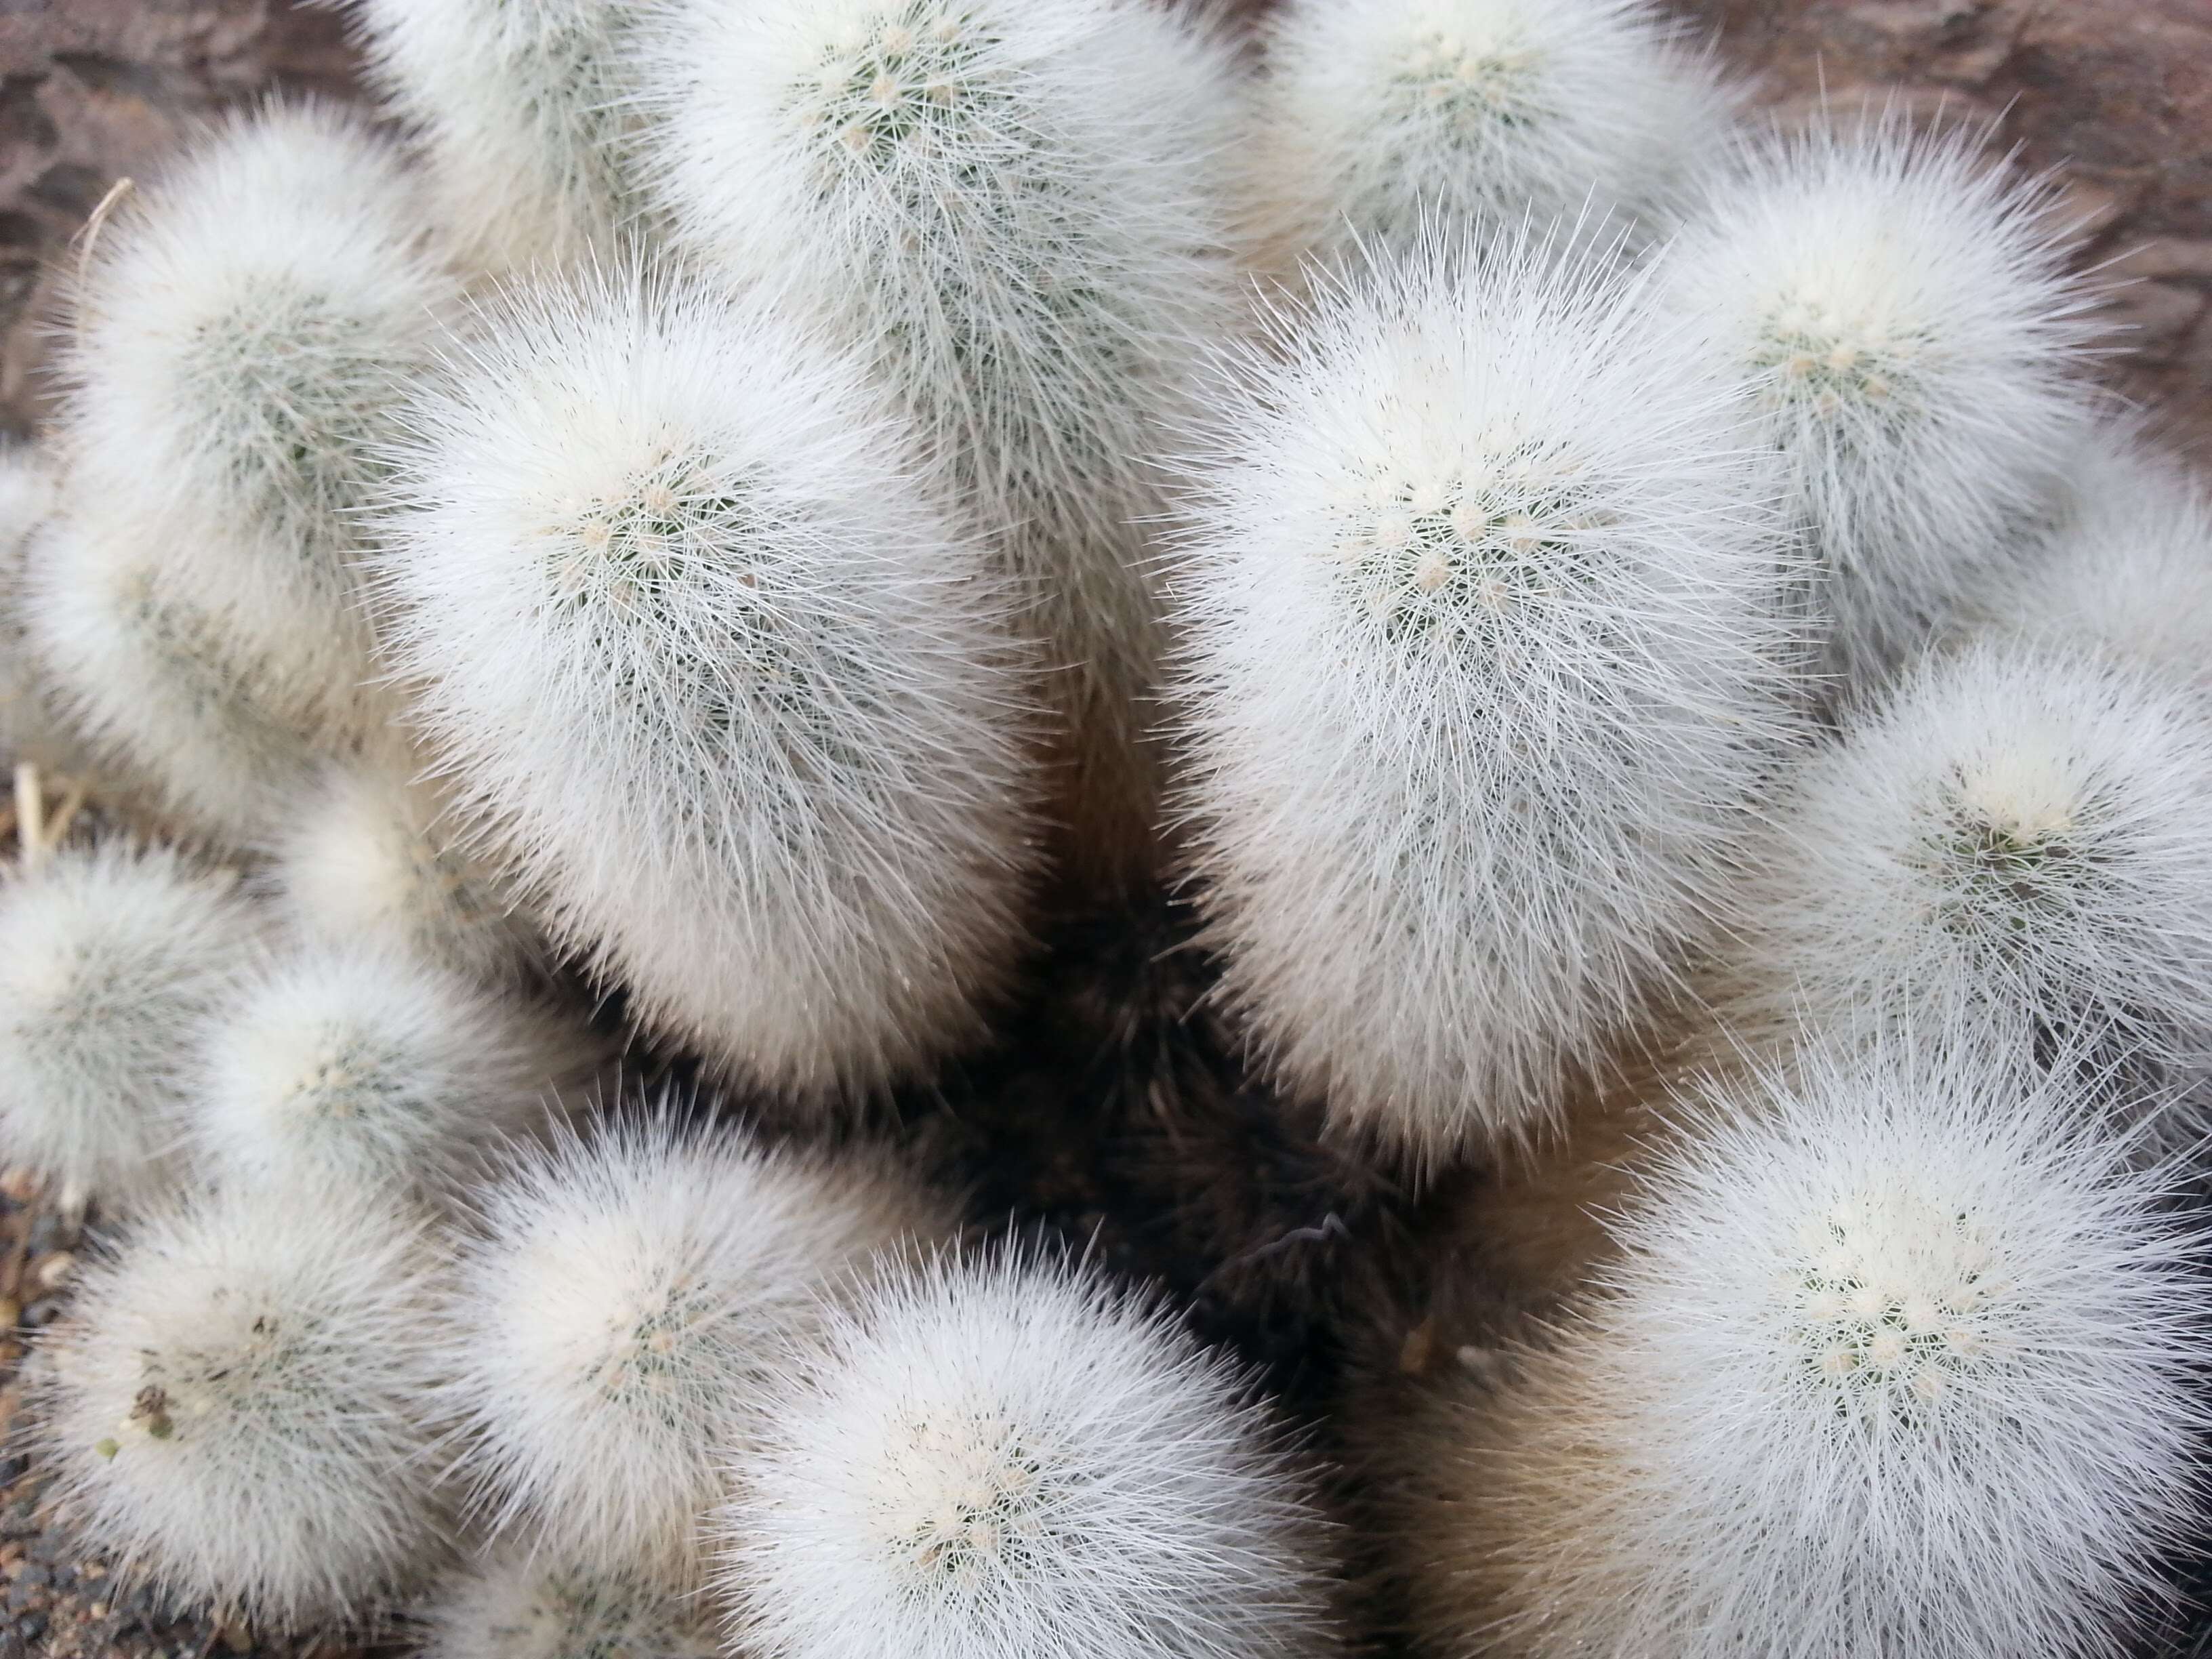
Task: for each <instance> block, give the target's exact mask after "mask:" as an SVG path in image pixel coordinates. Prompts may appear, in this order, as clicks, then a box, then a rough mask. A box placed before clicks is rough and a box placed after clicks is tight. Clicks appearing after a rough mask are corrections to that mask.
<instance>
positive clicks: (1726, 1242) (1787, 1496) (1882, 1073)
mask: <svg viewBox="0 0 2212 1659" xmlns="http://www.w3.org/2000/svg"><path fill="white" fill-rule="evenodd" d="M1704 1109H1705V1112H1706V1113H1707V1114H1708V1115H1706V1116H1705V1117H1704V1118H1703V1119H1702V1120H1701V1121H1700V1124H1699V1133H1698V1134H1696V1135H1694V1136H1692V1137H1689V1138H1687V1139H1686V1140H1685V1141H1684V1142H1683V1143H1682V1144H1681V1145H1680V1147H1679V1149H1678V1150H1677V1151H1676V1152H1674V1153H1673V1154H1672V1155H1670V1157H1669V1158H1668V1159H1667V1160H1666V1161H1665V1162H1664V1164H1662V1167H1661V1168H1660V1169H1659V1170H1657V1171H1656V1173H1655V1174H1654V1175H1653V1176H1651V1177H1650V1180H1649V1182H1647V1183H1646V1185H1645V1188H1644V1191H1643V1192H1642V1193H1641V1194H1639V1195H1638V1198H1637V1200H1636V1201H1635V1202H1634V1203H1633V1204H1632V1206H1631V1207H1630V1210H1629V1212H1628V1215H1627V1218H1626V1220H1625V1221H1623V1222H1622V1223H1621V1224H1620V1227H1621V1232H1622V1240H1621V1243H1622V1247H1623V1257H1622V1260H1621V1261H1620V1263H1619V1264H1618V1265H1617V1266H1615V1267H1611V1268H1608V1269H1607V1270H1605V1271H1604V1272H1603V1273H1602V1274H1601V1280H1600V1287H1599V1289H1598V1291H1596V1292H1595V1293H1594V1294H1592V1295H1591V1296H1589V1297H1587V1298H1586V1299H1585V1302H1584V1304H1583V1308H1582V1309H1581V1310H1580V1312H1579V1314H1578V1315H1577V1316H1575V1317H1572V1318H1571V1319H1569V1320H1568V1321H1566V1322H1565V1323H1564V1324H1563V1325H1562V1327H1561V1328H1560V1329H1559V1332H1558V1334H1557V1335H1556V1337H1555V1338H1553V1339H1552V1341H1551V1345H1550V1346H1546V1347H1544V1348H1542V1349H1541V1350H1539V1351H1535V1352H1528V1353H1523V1354H1522V1355H1519V1356H1518V1357H1517V1358H1515V1359H1514V1360H1513V1361H1512V1362H1511V1364H1510V1365H1509V1367H1508V1370H1509V1371H1510V1373H1511V1374H1510V1375H1509V1376H1506V1377H1505V1378H1504V1379H1503V1380H1500V1381H1496V1382H1492V1383H1478V1382H1477V1381H1476V1380H1475V1379H1474V1377H1472V1376H1468V1377H1465V1378H1463V1379H1462V1380H1461V1381H1460V1382H1459V1383H1457V1384H1456V1385H1455V1389H1454V1390H1453V1397H1452V1398H1451V1399H1449V1401H1440V1402H1438V1403H1437V1405H1436V1407H1435V1408H1434V1409H1433V1410H1432V1411H1431V1413H1429V1414H1427V1415H1425V1416H1423V1417H1419V1418H1417V1419H1415V1420H1414V1421H1413V1423H1412V1424H1411V1425H1401V1427H1400V1428H1399V1429H1397V1430H1395V1431H1392V1432H1395V1434H1397V1435H1398V1436H1399V1437H1400V1443H1398V1444H1397V1445H1396V1446H1395V1448H1394V1449H1393V1454H1392V1455H1393V1460H1394V1461H1393V1462H1392V1463H1391V1465H1390V1467H1391V1468H1392V1469H1393V1470H1395V1476H1394V1477H1393V1478H1389V1479H1385V1480H1380V1481H1378V1483H1377V1485H1376V1488H1375V1490H1376V1492H1377V1494H1378V1498H1379V1500H1380V1501H1381V1502H1383V1504H1387V1505H1389V1509H1390V1514H1389V1517H1388V1525H1389V1529H1390V1531H1391V1532H1392V1534H1394V1536H1395V1543H1394V1546H1393V1548H1394V1551H1395V1556H1396V1560H1397V1564H1398V1566H1399V1568H1400V1570H1401V1572H1402V1573H1403V1576H1404V1577H1403V1582H1404V1584H1405V1587H1406V1589H1407V1592H1408V1593H1409V1595H1410V1596H1411V1597H1412V1601H1413V1611H1414V1617H1415V1621H1416V1625H1417V1626H1418V1628H1419V1632H1420V1634H1421V1635H1422V1637H1423V1638H1424V1640H1425V1644H1426V1646H1427V1648H1428V1650H1431V1651H1434V1652H1437V1653H1453V1654H1467V1655H1488V1654H1499V1655H1504V1654H1526V1653H1530V1652H1545V1653H1555V1652H1556V1653H1567V1652H1573V1653H1591V1654H1608V1655H1613V1654H1619V1655H1627V1654H1660V1653H1664V1654H1668V1655H1680V1656H1683V1659H1719V1656H1723V1655H1737V1654H1746V1653H1760V1654H1790V1655H1796V1656H1803V1659H1843V1656H1846V1655H1857V1654H1873V1653H1879V1654H1906V1653H1910V1654H1912V1655H1915V1656H1927V1659H1982V1656H1986V1655H1991V1654H2001V1653H2002V1654H2030V1653H2033V1654H2051V1655H2061V1656H2087V1655H2091V1654H2106V1653H2111V1652H2113V1651H2115V1650H2118V1647H2119V1645H2120V1637H2119V1634H2118V1632H2124V1630H2125V1629H2126V1628H2127V1627H2128V1625H2129V1621H2130V1618H2131V1617H2132V1616H2133V1615H2135V1614H2136V1613H2139V1612H2140V1611H2141V1610H2142V1609H2143V1608H2145V1607H2155V1606H2157V1605H2158V1604H2159V1602H2160V1601H2161V1600H2162V1599H2164V1598H2165V1597H2166V1595H2168V1594H2169V1592H2168V1591H2167V1590H2166V1589H2165V1585H2164V1580H2163V1577H2162V1573H2161V1568H2160V1559H2161V1557H2162V1556H2163V1555H2164V1553H2166V1551H2167V1550H2168V1549H2169V1548H2170V1547H2172V1546H2174V1545H2176V1544H2178V1543H2179V1541H2181V1540H2182V1539H2183V1538H2185V1536H2188V1535H2190V1534H2191V1533H2193V1531H2194V1530H2195V1528H2197V1526H2198V1525H2199V1524H2200V1518H2201V1517H2200V1512H2199V1505H2200V1504H2201V1502H2202V1498H2203V1491H2202V1478H2201V1472H2200V1469H2199V1468H2198V1463H2197V1449H2196V1448H2197V1437H2198V1435H2199V1434H2200V1433H2201V1432H2202V1431H2203V1429H2204V1427H2205V1426H2206V1423H2205V1413H2204V1410H2203V1406H2202V1405H2201V1404H2200V1403H2198V1401H2197V1397H2196V1394H2195V1388H2196V1376H2197V1369H2198V1368H2197V1347H2198V1343H2199V1340H2200V1334H2199V1325H2200V1318H2199V1316H2200V1314H2201V1310H2202V1305H2203V1295H2202V1290H2201V1281H2200V1279H2198V1277H2197V1265H2196V1264H2197V1260H2198V1259H2199V1258H2200V1257H2201V1255H2202V1249H2203V1240H2202V1238H2201V1237H2195V1236H2193V1235H2191V1233H2189V1232H2188V1231H2185V1227H2184V1225H2183V1224H2181V1223H2179V1221H2177V1220H2176V1218H2174V1217H2173V1216H2172V1213H2171V1212H2170V1210H2169V1209H2168V1207H2167V1206H2166V1201H2165V1200H2166V1192H2167V1188H2168V1186H2169V1182H2170V1178H2171V1177H2170V1172H2169V1173H2159V1172H2152V1173H2137V1172H2132V1171H2130V1170H2126V1169H2125V1168H2124V1166H2123V1165H2121V1164H2119V1163H2118V1161H2117V1160H2116V1159H2115V1158H2114V1156H2113V1147H2112V1145H2111V1143H2110V1141H2109V1139H2108V1138H2107V1137H2106V1134H2105V1133H2104V1132H2103V1131H2102V1130H2101V1129H2100V1127H2098V1126H2097V1125H2096V1124H2095V1123H2094V1122H2093V1115H2092V1114H2091V1113H2090V1112H2089V1111H2088V1110H2087V1106H2086V1103H2085V1102H2083V1101H2081V1099H2079V1098H2075V1097H2073V1096H2072V1093H2071V1089H2070V1085H2067V1086H2059V1085H2051V1084H2045V1085H2038V1086H2035V1087H2033V1088H2029V1089H2027V1090H2025V1091H2024V1090H2023V1088H2022V1086H2021V1083H2020V1080H2019V1073H2017V1072H2016V1071H2015V1069H2014V1068H2012V1067H2011V1066H2008V1065H2007V1064H2005V1063H2004V1062H2003V1060H2002V1057H1997V1058H1995V1059H1992V1058H1990V1057H1988V1056H1984V1055H1982V1054H1975V1053H1972V1052H1971V1051H1966V1052H1962V1053H1960V1054H1957V1055H1954V1056H1950V1057H1948V1058H1945V1057H1938V1056H1935V1055H1933V1054H1925V1053H1922V1054H1916V1053H1914V1052H1913V1051H1911V1049H1909V1048H1899V1049H1894V1050H1891V1051H1888V1052H1887V1053H1886V1054H1881V1055H1877V1056H1875V1057H1874V1058H1872V1059H1871V1060H1837V1059H1835V1058H1834V1057H1832V1056H1830V1055H1825V1054H1824V1055H1820V1056H1817V1057H1815V1058H1814V1059H1813V1060H1810V1061H1808V1062H1806V1063H1804V1064H1802V1065H1801V1066H1800V1067H1799V1068H1798V1075H1797V1076H1796V1079H1794V1080H1792V1081H1790V1082H1788V1083H1784V1082H1781V1081H1779V1080H1778V1079H1772V1078H1769V1079H1764V1080H1763V1081H1762V1082H1760V1083H1758V1084H1754V1085H1746V1086H1745V1087H1743V1088H1741V1089H1740V1090H1733V1091H1728V1092H1727V1093H1725V1094H1723V1096H1721V1097H1717V1098H1711V1099H1708V1100H1706V1101H1705V1103H1704Z"/></svg>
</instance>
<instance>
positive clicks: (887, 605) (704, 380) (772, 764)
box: [382, 277, 1029, 1095]
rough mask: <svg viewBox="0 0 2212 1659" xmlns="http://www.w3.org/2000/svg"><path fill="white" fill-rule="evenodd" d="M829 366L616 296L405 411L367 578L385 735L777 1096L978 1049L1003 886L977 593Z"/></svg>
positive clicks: (1000, 958) (677, 1030)
mask: <svg viewBox="0 0 2212 1659" xmlns="http://www.w3.org/2000/svg"><path fill="white" fill-rule="evenodd" d="M876 409H877V405H876V404H874V403H873V402H872V400H871V399H870V398H868V396H867V395H866V392H865V391H864V389H863V387H862V386H861V385H860V381H859V379H858V377H857V374H856V373H855V372H854V370H853V369H852V368H851V367H850V365H849V363H848V360H847V359H845V358H843V357H842V356H836V355H833V354H830V353H829V352H827V351H825V350H823V349H821V348H820V347H819V345H818V343H817V342H816V341H815V340H814V339H813V338H811V337H809V336H808V335H806V334H805V333H803V332H801V331H797V330H795V329H794V328H793V327H792V326H790V325H787V323H786V322H785V321H784V320H783V319H781V317H780V315H779V314H777V313H775V311H774V310H773V309H772V308H771V307H767V306H766V305H764V304H756V303H752V302H743V303H740V302H734V301H731V302H726V301H722V300H720V299H718V298H715V297H713V296H711V295H708V294H707V293H706V292H704V291H703V290H701V289H696V288H692V287H689V286H684V285H682V284H681V283H678V284H675V285H671V286H660V285H658V284H656V283H649V282H647V281H644V280H641V279H626V278H621V277H616V278H610V279H605V280H598V279H594V280H592V281H590V282H587V283H586V284H585V285H584V286H582V287H581V288H580V289H578V290H576V291H574V293H571V292H569V291H568V290H565V289H544V290H542V291H537V292H533V293H530V294H526V295H521V296H519V297H518V298H517V299H516V301H515V302H514V304H513V307H511V308H509V309H508V310H507V311H505V312H503V313H501V314H499V315H498V316H497V317H495V318H494V319H491V320H490V322H489V325H488V331H487V332H486V334H485V336H484V337H483V339H482V340H481V341H480V342H479V343H477V344H476V345H475V346H474V347H473V348H472V349H471V353H470V355H469V356H468V357H467V359H466V360H465V362H461V363H459V364H457V365H456V378H455V380H453V383H452V384H451V385H449V386H443V387H441V388H437V389H434V390H433V391H431V392H429V393H428V394H427V395H426V396H425V397H424V398H423V399H422V402H421V403H420V404H417V405H416V407H415V409H414V410H413V439H412V447H411V450H410V453H408V454H407V456H406V458H405V466H404V478H403V484H404V492H405V501H406V507H405V510H403V511H401V512H399V513H396V514H395V515H394V518H393V521H392V536H391V545H390V547H389V549H388V550H387V551H386V555H385V556H384V558H383V560H382V566H383V576H384V583H385V586H386V592H388V594H389V596H390V598H391V599H392V601H394V603H395V607H396V609H397V610H398V611H399V612H400V613H401V614H399V615H398V616H397V617H395V619H394V622H393V624H392V634H393V639H394V650H395V653H396V654H397V655H398V657H399V658H400V659H401V660H402V662H403V664H404V666H405V667H406V668H407V669H408V670H409V671H411V672H412V673H413V674H414V675H415V676H416V677H417V678H418V680H419V682H420V684H421V687H422V689H421V691H420V693H419V696H418V704H417V706H418V712H419V714H420V715H421V718H422V722H423V725H424V726H425V727H426V729H427V732H428V736H429V738H430V739H431V742H432V747H433V749H434V750H435V751H436V752H437V754H438V756H439V757H440V759H441V762H442V763H443V765H444V767H445V769H446V770H447V773H448V774H449V775H450V776H451V777H452V780H453V783H454V785H455V787H457V788H459V789H461V790H464V791H465V792H467V793H469V794H470V796H471V798H472V801H473V803H474V804H475V805H477V806H478V807H479V808H480V809H481V811H482V812H483V815H484V816H485V817H487V818H488V819H489V822H490V823H491V825H492V827H493V829H494V830H495V832H496V836H497V839H498V841H499V842H500V843H501V845H502V846H503V847H511V848H512V849H513V854H514V857H515V860H516V861H517V864H518V866H519V870H520V875H521V876H522V877H523V878H525V879H526V881H528V882H529V883H530V884H531V885H530V891H529V894H528V896H529V897H530V898H531V899H532V901H533V902H538V901H540V900H541V898H542V903H543V906H544V909H545V911H546V913H547V916H548V922H549V925H550V927H553V928H554V929H555V930H556V932H557V933H562V934H563V935H565V936H566V937H567V939H568V940H569V941H570V942H572V943H574V945H577V946H579V947H580V949H582V950H584V951H588V952H590V953H591V955H592V958H593V960H594V961H595V963H597V964H598V965H599V967H600V968H601V969H603V970H604V971H605V972H606V973H607V974H609V975H611V976H613V977H616V978H618V979H620V980H622V981H623V982H625V983H626V984H627V985H628V986H629V988H630V990H631V991H632V993H633V994H634V1000H633V1004H632V1009H633V1012H635V1013H636V1014H637V1015H638V1016H640V1017H641V1018H642V1019H643V1020H644V1021H645V1022H646V1023H647V1024H649V1025H652V1026H654V1027H656V1028H659V1029H661V1030H666V1031H668V1032H671V1033H672V1034H674V1035H675V1036H678V1037H680V1038H682V1039H684V1040H685V1041H688V1042H693V1043H696V1045H697V1046H698V1047H700V1048H702V1049H704V1050H705V1051H706V1053H707V1054H708V1055H709V1056H710V1057H711V1058H712V1059H714V1060H717V1061H719V1062H721V1063H722V1064H724V1065H725V1066H728V1067H731V1068H732V1069H735V1070H738V1071H740V1072H743V1073H745V1074H746V1075H748V1076H749V1077H750V1078H751V1079H754V1080H756V1081H757V1082H759V1083H761V1084H763V1085H766V1086H768V1087H770V1088H773V1089H776V1090H780V1091H789V1092H791V1093H793V1094H797V1095H820V1094H825V1093H836V1092H840V1091H852V1092H861V1091H867V1090H870V1089H872V1088H874V1087H876V1086H877V1085H880V1084H882V1083H883V1082H884V1081H885V1080H886V1079H890V1078H891V1077H893V1076H895V1075H896V1074H898V1073H902V1072H903V1071H907V1070H908V1069H910V1068H912V1067H913V1066H915V1065H916V1064H918V1063H919V1062H920V1061H921V1060H924V1059H925V1058H927V1057H928V1056H930V1055H932V1054H935V1053H936V1052H938V1051H939V1049H941V1048H944V1047H945V1046H946V1045H948V1044H950V1043H952V1042H957V1041H959V1040H962V1039H963V1038H966V1037H968V1036H970V1035H971V1034H972V1033H973V1032H974V1031H975V1029H976V1025H977V1021H978V1015H977V1006H978V1004H979V1002H980V1001H981V1000H982V999H984V998H986V997H987V996H988V995H990V994H992V993H994V991H995V990H996V989H997V987H998V986H999V984H1000V981H1001V978H1002V976H1003V975H1004V974H1005V973H1006V970H1007V969H1008V968H1009V967H1010V965H1011V961H1012V957H1013V956H1014V955H1015V953H1016V952H1017V951H1018V948H1019V945H1020V939H1019V931H1018V920H1017V913H1018V908H1019V906H1020V902H1021V896H1022V888H1023V886H1024V868H1025V866H1026V865H1027V863H1028V862H1029V848H1028V834H1027V825H1028V815H1027V813H1026V811H1025V810H1024V808H1025V805H1026V795H1027V789H1028V786H1027V783H1026V781H1024V779H1023V778H1022V777H1021V775H1020V759H1019V757H1020V728H1021V723H1022V722H1021V716H1020V714H1019V712H1018V708H1017V707H1016V703H1017V701H1018V691H1019V688H1020V681H1019V678H1018V664H1017V663H1016V662H1015V661H1014V659H1013V658H1012V652H1011V647H1008V646H1007V645H1006V643H1005V642H1004V635H1003V633H1002V631H1001V630H1002V629H1003V627H1004V623H1005V617H1006V611H1007V608H1008V604H1009V601H1008V599H1007V598H1006V585H1005V584H1004V583H1003V582H1001V581H998V580H994V579H993V578H992V577H991V576H989V575H988V574H987V573H986V571H985V569H984V568H983V566H982V563H981V556H980V555H978V554H977V553H975V551H974V550H972V549H971V548H970V547H969V545H968V544H964V543H963V542H961V541H959V540H957V539H956V538H954V537H953V536H952V535H951V532H949V531H948V529H947V528H946V526H945V522H944V520H942V518H941V517H940V516H939V513H938V511H937V510H936V508H935V507H933V504H932V501H931V498H930V496H929V495H928V494H927V492H926V491H925V490H924V489H923V488H922V486H921V484H920V483H918V482H917V481H915V479H913V478H912V477H909V476H908V475H907V474H906V473H905V472H904V471H902V467H903V465H904V461H903V459H902V449H903V442H904V438H905V433H904V429H903V428H902V427H900V426H899V425H897V424H896V422H892V421H890V419H889V418H888V417H879V416H878V414H877V413H876V412H875V410H876Z"/></svg>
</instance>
